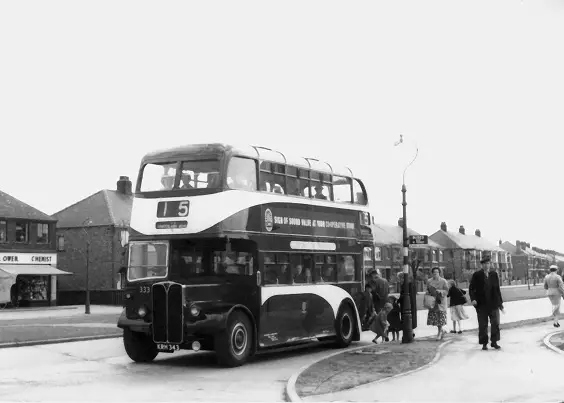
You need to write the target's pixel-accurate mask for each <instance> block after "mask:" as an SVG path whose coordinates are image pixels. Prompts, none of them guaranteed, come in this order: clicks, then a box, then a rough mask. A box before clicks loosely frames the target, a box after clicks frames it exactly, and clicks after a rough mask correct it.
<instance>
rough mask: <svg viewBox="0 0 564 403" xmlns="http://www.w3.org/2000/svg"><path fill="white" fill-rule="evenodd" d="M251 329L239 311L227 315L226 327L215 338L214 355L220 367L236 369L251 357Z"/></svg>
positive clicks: (249, 323) (248, 321) (249, 322)
mask: <svg viewBox="0 0 564 403" xmlns="http://www.w3.org/2000/svg"><path fill="white" fill-rule="evenodd" d="M252 343H253V327H252V324H251V321H250V320H249V317H248V316H247V315H246V314H244V313H243V312H241V311H235V312H233V313H232V314H231V315H229V319H228V320H227V327H226V329H225V330H223V331H222V332H221V333H219V334H218V335H217V336H216V337H215V353H216V355H217V360H218V362H219V364H220V365H222V366H226V367H238V366H241V365H243V364H244V363H245V362H246V361H247V359H248V358H249V356H250V355H251V349H252Z"/></svg>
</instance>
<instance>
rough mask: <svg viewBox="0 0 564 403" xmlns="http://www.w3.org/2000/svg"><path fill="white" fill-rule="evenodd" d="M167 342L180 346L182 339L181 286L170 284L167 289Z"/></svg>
mask: <svg viewBox="0 0 564 403" xmlns="http://www.w3.org/2000/svg"><path fill="white" fill-rule="evenodd" d="M167 303H168V341H169V342H170V343H175V344H180V343H182V341H183V339H184V318H183V315H182V314H183V306H182V303H183V301H182V286H181V285H180V284H171V286H170V288H169V289H168V301H167Z"/></svg>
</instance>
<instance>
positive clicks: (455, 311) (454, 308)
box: [447, 280, 468, 334]
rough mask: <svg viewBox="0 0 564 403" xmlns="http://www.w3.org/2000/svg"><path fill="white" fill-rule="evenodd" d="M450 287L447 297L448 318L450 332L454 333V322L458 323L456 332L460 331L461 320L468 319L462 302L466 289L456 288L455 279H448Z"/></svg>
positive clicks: (464, 299)
mask: <svg viewBox="0 0 564 403" xmlns="http://www.w3.org/2000/svg"><path fill="white" fill-rule="evenodd" d="M449 285H450V288H449V290H448V294H447V297H450V304H449V306H450V319H451V320H452V330H451V331H450V332H451V333H456V324H457V323H458V334H461V333H462V326H461V321H463V320H466V319H468V315H467V314H466V312H465V311H464V304H465V303H466V297H465V296H464V295H465V294H466V291H464V290H463V289H461V288H458V285H457V284H456V281H454V280H450V281H449Z"/></svg>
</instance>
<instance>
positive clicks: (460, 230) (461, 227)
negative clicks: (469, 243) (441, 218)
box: [458, 225, 466, 235]
mask: <svg viewBox="0 0 564 403" xmlns="http://www.w3.org/2000/svg"><path fill="white" fill-rule="evenodd" d="M458 232H460V233H461V234H462V235H466V230H465V229H464V225H461V226H460V228H459V229H458Z"/></svg>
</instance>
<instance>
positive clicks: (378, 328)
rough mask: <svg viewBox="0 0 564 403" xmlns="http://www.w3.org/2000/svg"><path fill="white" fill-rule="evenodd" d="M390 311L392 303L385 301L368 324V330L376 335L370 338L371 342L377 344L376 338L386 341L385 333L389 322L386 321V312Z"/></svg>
mask: <svg viewBox="0 0 564 403" xmlns="http://www.w3.org/2000/svg"><path fill="white" fill-rule="evenodd" d="M391 311H392V304H390V303H389V302H386V303H385V304H384V306H383V307H382V309H381V310H380V312H379V313H378V314H377V315H376V317H375V318H374V320H373V321H372V323H371V324H370V330H372V331H373V332H374V333H376V337H374V339H373V340H372V343H374V344H378V338H379V337H381V338H382V342H384V341H388V339H387V337H386V333H388V328H389V327H390V323H389V322H388V314H389V313H390V312H391Z"/></svg>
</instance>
